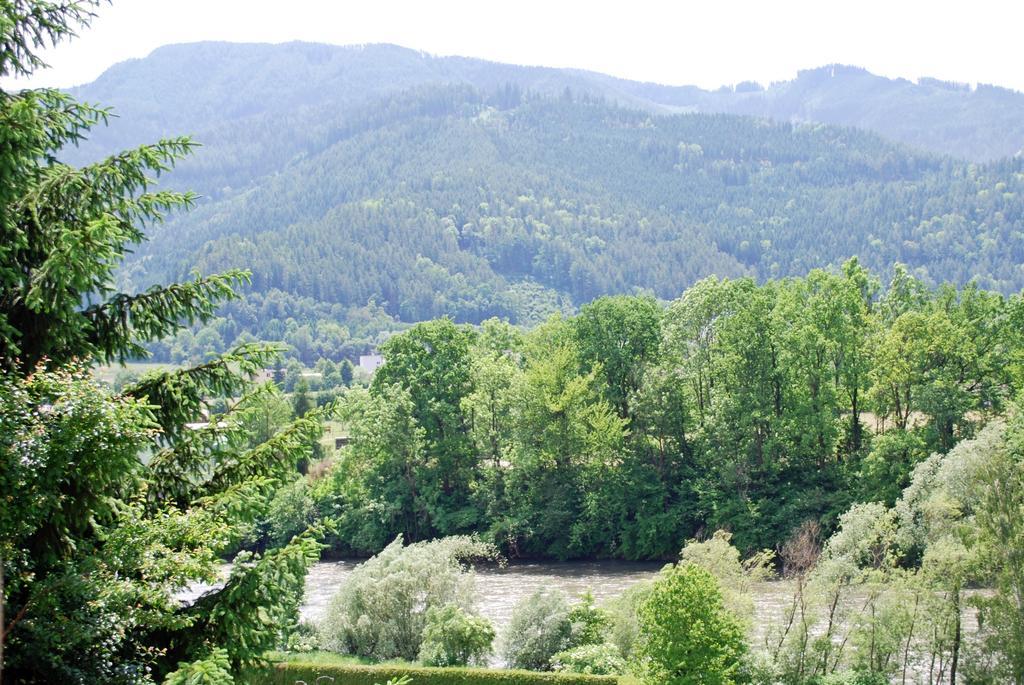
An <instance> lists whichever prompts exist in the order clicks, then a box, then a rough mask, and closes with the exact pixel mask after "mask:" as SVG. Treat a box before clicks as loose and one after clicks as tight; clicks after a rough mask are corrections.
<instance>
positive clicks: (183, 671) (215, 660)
mask: <svg viewBox="0 0 1024 685" xmlns="http://www.w3.org/2000/svg"><path fill="white" fill-rule="evenodd" d="M230 668H231V663H230V661H229V660H228V654H227V652H226V651H224V650H223V649H215V650H214V651H213V652H212V653H211V654H210V656H208V657H207V658H205V659H200V660H199V661H194V662H192V663H190V664H180V665H179V667H178V670H177V671H174V672H173V673H169V674H167V677H166V678H165V679H164V685H232V684H233V683H234V682H235V680H234V678H233V677H232V676H231V672H230Z"/></svg>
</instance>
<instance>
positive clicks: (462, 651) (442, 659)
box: [419, 604, 494, 666]
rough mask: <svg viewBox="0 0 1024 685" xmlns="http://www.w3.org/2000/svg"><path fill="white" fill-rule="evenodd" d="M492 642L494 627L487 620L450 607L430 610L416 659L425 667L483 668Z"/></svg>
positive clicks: (456, 607) (451, 605)
mask: <svg viewBox="0 0 1024 685" xmlns="http://www.w3.org/2000/svg"><path fill="white" fill-rule="evenodd" d="M493 642H494V628H493V627H492V626H491V624H490V623H489V622H488V621H487V619H485V618H482V617H480V616H473V615H471V614H467V613H466V612H465V611H464V610H463V609H461V608H460V607H458V606H456V605H453V604H449V605H447V606H445V607H441V608H438V607H431V608H430V609H427V622H426V627H424V629H423V644H422V645H421V646H420V654H419V660H420V661H421V662H422V663H423V664H425V665H427V666H468V665H471V664H472V665H476V666H484V665H486V661H487V657H488V656H489V655H490V653H491V644H492V643H493Z"/></svg>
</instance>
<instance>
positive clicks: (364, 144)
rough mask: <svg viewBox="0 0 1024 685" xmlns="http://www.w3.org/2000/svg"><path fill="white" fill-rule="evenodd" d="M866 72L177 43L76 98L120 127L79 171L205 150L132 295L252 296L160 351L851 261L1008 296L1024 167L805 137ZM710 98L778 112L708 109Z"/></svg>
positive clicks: (327, 352) (165, 183)
mask: <svg viewBox="0 0 1024 685" xmlns="http://www.w3.org/2000/svg"><path fill="white" fill-rule="evenodd" d="M876 78H877V77H873V76H871V75H870V74H867V72H864V71H863V70H857V69H846V68H842V67H836V68H832V67H828V68H826V70H824V71H823V70H813V71H811V72H804V73H803V74H802V75H801V77H800V78H798V79H797V80H796V81H793V82H790V84H789V85H776V86H774V87H773V88H769V89H768V90H764V91H762V90H758V88H757V87H756V86H754V85H753V84H746V85H741V86H740V87H738V88H735V89H729V90H727V91H726V90H723V91H721V92H715V93H709V92H707V91H702V90H700V89H696V88H669V87H664V86H656V85H652V84H638V83H634V82H629V81H621V80H617V79H612V78H610V77H606V76H601V75H597V74H591V73H588V72H578V71H568V70H558V69H547V68H540V67H515V66H509V65H500V64H493V63H489V62H484V61H481V60H472V59H466V58H436V57H431V56H429V55H425V54H423V53H418V52H415V51H412V50H406V49H404V48H398V47H395V46H381V45H375V46H366V47H362V48H336V47H331V46H324V45H313V44H302V43H293V44H285V45H278V46H270V45H233V44H225V43H204V44H196V45H187V46H172V47H168V48H164V49H161V50H158V51H156V52H155V53H154V54H153V55H151V56H150V57H148V58H146V59H143V60H136V61H132V62H128V63H125V64H122V65H119V66H118V67H115V68H112V69H111V70H109V71H108V72H107V73H106V74H104V76H103V77H102V78H100V79H98V80H97V81H96V82H95V83H93V84H90V85H88V86H84V87H82V88H80V89H78V90H76V92H75V94H76V95H77V96H78V97H79V98H80V99H84V100H86V101H89V102H97V103H100V104H103V105H111V106H113V107H114V108H115V109H116V111H117V112H118V113H119V114H121V115H122V118H120V119H117V120H116V121H115V122H113V123H112V125H111V126H110V127H109V128H107V129H103V130H99V131H96V132H95V135H94V136H93V137H92V139H91V140H89V141H87V142H86V143H84V144H83V145H82V147H81V148H79V149H77V150H72V151H70V152H69V155H68V158H67V160H68V161H72V162H82V161H86V160H89V159H92V158H96V157H98V156H100V155H103V154H106V153H109V152H112V151H115V150H121V149H124V148H126V147H130V146H133V145H137V144H141V143H145V142H151V141H153V140H155V139H157V138H158V137H160V136H167V135H178V134H186V133H190V134H194V135H195V137H196V139H197V140H199V141H200V142H201V143H202V145H203V147H202V148H200V149H199V150H198V151H197V152H196V153H195V154H194V155H193V156H192V157H190V158H189V159H187V160H185V161H183V162H182V163H181V164H180V165H179V166H178V167H177V168H176V169H175V170H174V173H173V174H170V175H169V176H168V177H166V178H165V179H161V184H162V187H172V188H189V189H192V190H195V191H196V192H198V193H199V194H200V195H201V196H202V197H201V200H200V202H199V206H197V207H196V208H195V210H194V211H192V212H189V213H187V214H185V215H176V216H172V217H169V220H168V221H167V223H166V224H164V225H162V226H154V227H152V228H151V230H150V231H149V234H150V238H151V240H150V242H148V243H147V244H145V245H143V246H140V248H139V249H138V250H137V251H136V252H135V253H134V254H132V255H131V256H130V257H129V258H128V259H127V261H126V262H125V265H124V267H123V268H122V269H121V270H120V278H121V285H122V287H124V288H125V289H126V290H128V291H131V290H134V289H139V288H144V287H146V286H147V285H149V284H151V283H154V282H168V281H172V280H179V279H181V278H184V277H187V276H188V274H189V272H190V271H192V270H193V269H198V270H199V271H200V272H202V273H211V272H216V271H220V270H223V269H226V268H231V267H241V268H247V269H250V270H251V271H252V276H253V282H252V286H251V288H249V289H248V292H247V297H246V299H245V300H244V301H240V302H236V303H231V304H230V305H229V306H227V307H225V309H224V310H223V316H222V317H221V318H219V319H218V320H217V321H215V322H213V323H211V324H210V325H209V326H207V327H206V328H204V329H203V330H202V331H200V332H197V333H196V335H195V336H194V338H188V336H187V335H186V338H188V339H184V340H176V341H169V342H167V344H166V345H164V347H162V348H161V350H160V351H159V352H158V355H159V356H160V358H169V359H183V358H188V357H189V356H190V355H191V356H195V357H196V358H200V357H202V356H203V355H204V354H205V353H207V352H210V351H217V350H219V349H223V348H224V347H225V346H226V345H228V344H229V343H231V342H232V341H243V340H246V339H252V337H256V338H260V339H264V340H284V341H286V342H287V343H288V344H290V345H292V346H293V347H294V348H295V349H297V350H299V351H300V352H299V356H300V357H301V358H302V359H304V360H305V361H307V362H309V363H312V362H315V361H316V359H317V358H318V356H325V357H331V358H337V357H338V356H345V355H347V356H352V355H354V354H357V353H359V352H360V351H365V350H366V349H369V348H370V347H372V346H373V345H374V344H375V341H376V340H379V336H380V335H384V334H386V332H387V331H389V330H394V329H395V328H399V327H401V326H403V325H406V324H408V323H412V322H416V321H421V320H425V319H430V318H434V317H438V316H450V317H452V318H453V319H455V320H456V321H460V322H470V323H477V322H480V321H482V320H483V319H486V318H488V317H492V316H498V317H502V318H506V319H508V320H509V321H512V322H514V323H519V324H527V325H530V324H535V323H537V322H539V321H542V320H544V319H545V318H546V317H547V316H549V315H550V314H552V313H554V312H569V311H572V310H573V309H574V308H576V307H579V306H580V305H581V304H584V303H586V302H589V301H591V300H592V299H594V298H595V297H599V296H601V295H605V294H613V293H635V292H646V293H651V294H653V295H655V296H657V297H659V298H666V299H668V298H675V297H678V296H679V294H680V293H681V292H683V290H685V289H686V288H687V287H689V286H690V285H692V284H693V283H694V282H695V281H696V280H698V279H700V278H703V277H706V276H710V275H715V276H718V277H744V276H749V277H753V278H755V279H758V280H763V279H767V278H781V277H786V276H790V275H803V274H806V273H807V272H808V271H809V270H811V269H814V268H818V267H829V266H837V265H839V264H840V263H842V262H843V261H845V260H846V259H848V258H849V257H851V256H858V257H859V258H860V260H861V262H862V263H863V264H864V265H865V266H867V267H869V268H870V269H871V270H873V271H874V272H875V273H878V274H879V275H881V276H882V277H883V278H884V277H886V276H887V275H889V274H891V273H892V269H893V265H894V264H895V263H896V262H902V263H905V264H906V265H907V266H908V268H909V269H911V271H912V272H913V273H914V274H915V275H917V276H919V277H920V278H922V279H923V280H924V281H925V282H927V283H929V284H936V283H940V282H943V281H951V282H954V283H958V284H964V283H967V282H969V281H972V280H974V281H976V282H977V283H978V284H979V285H980V286H982V287H985V288H990V289H994V290H998V291H1000V292H1003V293H1012V292H1017V291H1019V290H1020V289H1021V288H1022V287H1024V158H1020V157H1016V158H1015V157H1008V156H1002V157H1001V158H1000V159H998V160H996V161H990V162H985V163H972V162H967V161H963V160H960V159H957V158H955V157H952V156H947V155H941V154H937V153H935V152H929V151H926V150H922V149H921V148H920V147H912V146H910V145H906V144H902V143H898V142H893V141H892V140H891V139H888V138H885V137H883V136H882V135H881V134H879V133H877V132H872V131H869V130H865V129H862V128H856V127H852V126H849V125H829V124H821V123H814V122H807V121H806V120H805V119H806V116H807V112H809V111H811V110H814V111H826V110H827V107H826V105H828V103H829V102H832V103H834V102H835V101H836V99H837V97H838V96H833V97H831V99H829V98H824V97H822V98H819V99H818V100H815V101H813V102H812V98H809V97H799V96H798V93H797V91H801V89H802V92H805V93H806V92H815V93H823V92H826V91H829V90H835V89H838V90H837V93H838V94H839V95H841V94H843V93H845V92H846V91H844V90H843V89H842V88H839V86H838V81H839V80H844V79H849V80H851V82H854V83H858V84H860V86H859V87H860V88H861V89H862V90H864V89H867V90H868V91H870V90H871V84H872V83H874V81H875V79H876ZM882 81H883V82H885V83H886V84H889V85H888V86H887V87H891V88H895V89H897V90H899V89H908V88H910V91H911V92H914V93H918V94H922V93H926V92H927V93H937V95H935V97H936V98H937V100H936V101H938V100H941V101H943V102H946V101H949V98H950V97H954V98H963V97H968V96H970V97H973V96H974V95H977V93H978V90H974V91H970V90H964V89H962V88H959V87H956V86H952V85H946V84H927V83H926V84H925V85H921V86H918V85H914V84H911V86H912V87H911V86H908V85H907V84H905V83H899V82H890V81H887V80H884V79H883V80H882ZM815 83H817V85H815ZM851 87H852V86H851ZM922 89H923V90H922ZM851 92H855V91H851ZM768 93H775V95H772V96H771V97H770V98H769V96H768V95H767V94H768ZM787 93H788V95H787ZM794 93H797V94H794ZM982 94H983V95H984V94H985V93H982ZM997 94H998V95H999V96H1000V97H1010V96H1012V97H1010V99H1011V100H1013V98H1017V97H1019V95H1018V94H1014V93H1009V92H1008V91H1007V92H1005V93H1004V92H999V93H997ZM716 97H721V98H723V99H726V100H728V102H729V103H730V107H732V108H733V109H742V108H747V109H756V108H758V107H764V106H765V103H766V102H767V103H774V104H773V106H776V107H777V108H779V111H780V112H783V113H784V114H785V116H782V115H780V117H779V119H781V120H772V119H768V118H760V117H754V116H750V115H749V114H750V112H745V113H743V112H741V113H706V112H703V111H701V109H702V108H706V107H708V105H707V104H706V102H713V101H714V98H716ZM921 97H924V95H921ZM786 98H788V100H787V99H786ZM890 100H895V98H890ZM787 102H788V103H789V104H786V103H787ZM964 102H965V101H964ZM687 103H689V104H687ZM702 103H704V104H702ZM890 104H891V103H890ZM798 105H799V107H798ZM786 107H789V108H790V109H785V108H786ZM829 107H833V109H835V106H834V105H829ZM851 107H852V106H851ZM840 109H842V108H840ZM847 109H850V108H847ZM850 111H852V109H851V110H850ZM671 112H677V113H671ZM679 112H685V113H679ZM911 123H912V122H911ZM967 128H970V127H967ZM970 130H971V131H974V130H985V127H984V126H981V125H978V126H974V127H973V128H970ZM162 345H163V343H162ZM318 345H320V347H317V346H318Z"/></svg>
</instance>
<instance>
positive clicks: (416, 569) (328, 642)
mask: <svg viewBox="0 0 1024 685" xmlns="http://www.w3.org/2000/svg"><path fill="white" fill-rule="evenodd" d="M471 558H489V559H497V558H498V553H497V550H496V549H495V548H494V546H493V545H489V544H485V543H483V542H480V541H479V540H477V539H475V538H469V537H451V538H444V539H441V540H434V541H432V542H419V543H416V544H412V545H409V546H407V547H403V546H402V541H401V538H399V539H396V540H395V541H394V542H392V543H391V544H390V545H388V546H387V547H385V548H384V550H383V551H381V553H380V554H378V555H377V556H375V557H373V558H372V559H370V560H368V561H366V562H365V563H363V564H361V565H360V566H358V567H357V568H356V569H355V570H354V571H353V572H352V575H350V576H349V578H348V580H347V581H346V582H345V584H344V585H343V586H342V588H341V590H339V592H338V594H337V595H335V596H334V598H333V599H332V600H331V604H330V606H329V608H328V611H327V615H326V616H325V617H324V619H323V621H322V622H321V624H320V641H321V644H322V645H323V647H324V648H325V649H328V650H331V651H335V652H342V653H347V654H355V655H358V656H362V657H366V658H369V659H373V660H376V661H384V660H386V659H396V658H397V659H406V660H408V661H412V660H414V659H415V658H416V657H417V656H418V655H419V652H420V647H421V644H422V641H423V631H424V628H425V627H426V614H427V612H428V611H429V610H430V609H431V608H434V607H436V608H440V607H443V606H446V605H455V606H457V607H459V608H461V609H463V610H465V611H470V610H471V609H472V604H473V599H474V596H475V594H476V593H475V589H474V577H473V574H472V572H471V571H470V570H469V569H468V568H467V567H466V566H465V565H464V562H465V561H466V560H468V559H471Z"/></svg>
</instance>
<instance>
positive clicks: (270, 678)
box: [243, 661, 619, 685]
mask: <svg viewBox="0 0 1024 685" xmlns="http://www.w3.org/2000/svg"><path fill="white" fill-rule="evenodd" d="M321 676H328V677H332V678H334V679H335V680H336V682H338V683H345V684H346V685H379V683H381V682H383V681H384V680H386V679H401V678H409V679H410V682H411V683H412V684H413V685H478V684H479V685H488V684H490V683H494V685H545V684H548V683H550V685H614V684H615V683H617V682H619V680H618V679H617V678H615V677H610V676H598V675H583V674H579V673H537V672H534V671H506V670H500V669H479V668H427V667H416V666H401V665H380V666H359V665H350V664H339V665H332V664H322V663H309V664H305V663H302V662H301V661H297V662H290V663H282V664H276V665H274V666H271V667H267V668H265V669H262V670H260V671H255V672H250V673H248V674H247V675H246V678H245V680H244V681H243V682H245V683H247V684H248V685H294V683H295V681H297V680H303V681H305V682H307V683H313V682H315V680H316V679H317V678H318V677H321Z"/></svg>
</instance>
